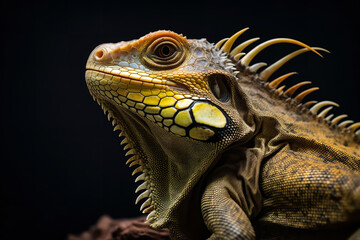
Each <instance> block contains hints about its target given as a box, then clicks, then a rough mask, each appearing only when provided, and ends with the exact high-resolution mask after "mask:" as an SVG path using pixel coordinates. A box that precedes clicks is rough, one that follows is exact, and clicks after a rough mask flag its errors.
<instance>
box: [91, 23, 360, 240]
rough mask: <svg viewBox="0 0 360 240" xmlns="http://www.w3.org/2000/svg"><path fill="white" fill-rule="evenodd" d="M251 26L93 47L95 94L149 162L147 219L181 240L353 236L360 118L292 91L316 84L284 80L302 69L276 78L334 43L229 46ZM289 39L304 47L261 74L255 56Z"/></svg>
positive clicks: (136, 154)
mask: <svg viewBox="0 0 360 240" xmlns="http://www.w3.org/2000/svg"><path fill="white" fill-rule="evenodd" d="M245 30H246V29H244V30H242V31H239V32H238V33H236V34H235V35H234V36H232V37H231V38H230V39H227V40H223V41H220V42H219V43H218V44H216V45H214V44H210V43H208V42H207V41H206V40H205V39H201V40H188V39H186V38H185V37H183V36H182V35H178V34H176V33H173V32H170V31H158V32H154V33H150V34H148V35H146V36H144V37H142V38H140V39H139V40H133V41H129V42H119V43H115V44H103V45H100V46H98V47H97V48H95V50H94V51H93V52H92V53H91V55H90V57H89V60H88V62H87V66H86V68H87V71H86V82H87V85H88V87H89V90H90V93H91V94H92V96H93V97H94V99H96V100H97V101H98V103H99V104H100V105H101V106H102V107H103V108H104V111H108V117H109V119H110V118H113V125H115V130H121V133H120V136H124V137H125V138H124V139H123V141H122V144H125V149H129V151H128V152H127V155H132V156H131V157H130V158H129V160H128V161H127V163H130V166H134V165H140V166H139V167H138V168H136V169H135V170H134V172H133V175H135V174H140V175H139V176H137V178H136V180H135V181H136V182H137V181H144V182H143V183H142V184H141V185H140V186H139V188H138V189H137V190H136V191H137V192H138V191H143V192H142V193H141V194H140V195H139V197H138V199H137V200H136V203H138V202H139V201H141V200H142V199H145V200H146V201H144V203H143V204H142V206H141V210H142V211H143V212H144V213H149V215H148V218H147V221H148V222H149V223H150V224H151V226H152V227H154V228H162V227H168V228H169V229H170V232H171V237H172V238H173V239H206V238H209V239H255V236H257V237H258V238H266V237H273V236H274V234H273V233H271V230H274V229H276V230H279V229H282V230H281V231H282V232H278V233H279V235H280V236H281V235H283V236H286V239H290V237H294V238H296V236H298V237H299V236H300V237H301V236H303V235H301V234H302V233H306V234H308V235H309V236H310V237H314V236H315V237H316V236H318V235H316V234H314V232H311V231H313V230H318V229H324V230H325V232H324V234H325V235H326V233H331V234H332V231H330V230H328V229H336V231H337V232H341V236H344V237H347V236H350V235H351V234H352V232H353V231H355V230H356V229H357V228H359V227H360V224H359V222H360V145H359V141H360V139H359V138H360V132H359V130H357V128H359V127H360V124H359V123H356V124H352V125H350V124H351V123H352V122H350V121H343V122H341V123H340V121H341V119H342V118H343V117H344V116H339V117H336V118H334V117H332V116H331V115H330V116H327V113H328V112H329V110H330V109H331V108H326V109H325V110H323V111H320V110H322V108H323V107H325V106H328V105H329V106H332V105H335V106H336V105H337V104H336V103H333V102H329V101H324V102H322V103H317V104H315V103H314V102H308V103H305V104H302V103H301V100H302V99H303V98H304V97H305V96H306V95H307V94H308V93H310V92H311V91H314V90H316V89H315V88H312V89H309V90H307V91H304V92H302V93H300V94H298V95H297V96H296V97H294V98H292V97H291V95H293V94H294V92H295V90H296V89H297V88H298V87H301V86H302V85H305V84H307V82H303V83H300V84H298V85H295V86H294V87H292V88H288V89H287V90H286V91H285V90H284V88H283V87H278V86H279V85H280V83H281V81H283V80H285V78H286V77H288V76H290V75H292V74H287V75H284V76H282V77H280V78H278V79H276V80H273V81H271V82H270V83H267V82H266V80H267V79H268V78H269V77H270V76H271V74H272V73H273V72H274V71H276V69H277V68H279V67H280V66H281V65H282V64H284V63H285V62H286V61H288V60H289V59H291V58H293V57H294V56H296V55H298V54H300V53H303V52H306V51H313V52H315V53H317V54H319V53H318V52H317V50H318V51H321V50H324V49H321V48H310V47H309V46H307V45H305V44H303V43H300V42H298V41H295V40H292V39H274V40H270V41H267V42H265V43H263V44H260V45H258V46H257V47H255V48H254V49H253V50H251V51H249V52H248V53H247V54H246V55H245V56H243V55H244V54H242V53H241V51H242V50H243V49H244V48H245V47H247V45H249V44H250V43H252V42H254V41H256V40H257V39H251V40H249V41H246V42H244V43H243V44H240V45H239V46H238V47H236V48H234V49H233V50H232V51H230V50H231V47H232V45H233V43H234V41H235V40H236V38H237V37H239V35H241V34H242V33H243V32H244V31H245ZM282 42H287V43H294V44H297V45H300V46H302V47H304V48H303V49H300V50H298V51H296V52H294V53H292V54H290V55H288V56H286V57H285V58H283V59H282V60H280V61H279V62H277V63H276V64H275V65H272V66H270V67H268V68H266V69H265V70H263V71H262V72H261V73H256V72H257V71H258V69H259V68H260V67H263V66H264V64H261V63H260V64H254V65H251V66H250V62H251V60H252V58H253V57H254V56H255V55H256V54H257V53H258V52H260V51H261V50H262V49H264V48H265V47H268V46H270V45H272V44H275V43H282ZM222 44H223V45H222ZM221 45H222V47H221ZM220 47H221V48H220ZM319 55H320V54H319ZM312 104H315V105H313V106H312V107H311V108H310V106H311V105H312ZM349 125H350V126H349ZM265 229H266V230H265ZM285 230H286V232H284V231H285ZM338 230H339V231H338ZM255 232H256V233H255ZM320 232H321V231H320ZM292 233H296V234H294V235H291V234H292ZM328 235H329V234H328Z"/></svg>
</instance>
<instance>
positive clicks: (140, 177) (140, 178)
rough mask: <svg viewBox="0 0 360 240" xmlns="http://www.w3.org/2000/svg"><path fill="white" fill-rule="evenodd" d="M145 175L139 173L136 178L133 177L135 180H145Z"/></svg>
mask: <svg viewBox="0 0 360 240" xmlns="http://www.w3.org/2000/svg"><path fill="white" fill-rule="evenodd" d="M145 178H146V175H145V173H142V174H140V175H139V176H137V178H136V179H135V182H138V181H145Z"/></svg>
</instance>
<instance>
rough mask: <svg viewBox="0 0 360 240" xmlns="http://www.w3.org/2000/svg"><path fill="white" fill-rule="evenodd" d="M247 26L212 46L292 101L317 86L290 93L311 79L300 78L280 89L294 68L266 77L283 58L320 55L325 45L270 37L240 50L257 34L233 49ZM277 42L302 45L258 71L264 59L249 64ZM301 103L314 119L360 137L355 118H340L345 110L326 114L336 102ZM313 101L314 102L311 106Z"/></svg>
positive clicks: (283, 62) (283, 60)
mask: <svg viewBox="0 0 360 240" xmlns="http://www.w3.org/2000/svg"><path fill="white" fill-rule="evenodd" d="M248 29H249V28H244V29H242V30H240V31H239V32H237V33H235V34H234V35H233V36H231V37H230V38H224V39H222V40H220V41H219V42H218V43H216V44H215V47H216V48H217V49H221V50H222V51H223V52H225V53H227V54H228V55H229V56H230V58H232V59H234V60H235V61H236V62H237V64H239V65H241V66H243V67H244V68H245V69H247V71H249V72H250V73H252V74H254V76H256V78H258V79H260V80H261V81H263V83H265V85H266V86H268V87H270V88H271V89H274V90H276V92H277V93H278V94H279V95H281V96H286V97H288V98H292V99H293V100H294V101H296V102H298V103H301V101H302V100H303V99H304V98H305V97H306V96H307V95H309V94H310V93H312V92H314V91H316V90H318V89H319V88H318V87H313V88H309V89H307V90H305V91H303V92H301V93H299V94H298V95H297V96H296V97H292V96H293V94H294V93H295V91H296V90H297V89H299V88H300V87H302V86H304V85H307V84H310V83H311V82H309V81H303V82H300V83H298V84H295V85H294V86H292V87H290V88H288V89H287V90H286V91H283V89H284V88H285V85H283V86H281V87H279V85H280V84H281V83H282V82H283V81H284V80H285V79H287V78H288V77H290V76H292V75H294V74H297V73H296V72H291V73H288V74H284V75H283V76H280V77H278V78H277V79H275V80H272V81H271V82H270V83H267V80H268V79H269V78H270V76H271V75H272V74H273V73H274V72H275V71H276V70H278V69H279V68H280V67H282V66H283V65H284V64H285V63H286V62H288V61H290V60H291V59H293V58H294V57H296V56H298V55H300V54H302V53H305V52H308V51H312V52H314V53H316V54H317V55H319V56H321V57H322V55H321V54H320V53H319V52H318V51H324V52H327V53H329V51H328V50H326V49H324V48H319V47H310V46H308V45H306V44H304V43H302V42H299V41H297V40H294V39H291V38H275V39H271V40H268V41H265V42H263V43H261V44H259V45H257V46H256V47H255V48H253V49H252V50H251V51H249V52H248V53H244V52H242V51H243V50H244V49H245V48H246V47H248V46H249V45H250V44H252V43H254V42H256V41H257V40H259V39H260V38H252V39H249V40H247V41H245V42H243V43H241V44H239V45H238V46H236V47H235V48H234V49H232V46H233V44H234V42H235V40H236V39H237V38H238V37H239V36H240V35H241V34H242V33H244V32H245V31H246V30H248ZM277 43H292V44H296V45H299V46H302V47H304V48H302V49H299V50H297V51H294V52H292V53H290V54H288V55H286V56H285V57H283V58H281V59H280V60H278V61H276V62H275V63H273V64H272V65H270V66H268V67H267V68H265V69H264V70H262V71H261V72H260V73H257V71H258V70H259V69H260V68H263V67H266V66H267V63H264V62H260V63H255V64H253V65H251V66H250V63H251V61H252V60H253V58H254V57H255V56H256V55H257V54H259V53H260V52H261V51H262V50H264V49H265V48H267V47H269V46H271V45H274V44H277ZM231 49H232V50H231ZM234 73H235V74H238V73H239V72H238V71H236V72H234ZM314 104H315V105H314ZM301 105H304V106H305V107H306V108H308V109H309V112H310V113H311V114H313V115H314V116H315V117H316V118H317V119H325V121H326V122H327V123H328V124H329V125H330V126H337V128H339V129H346V130H347V131H348V132H351V133H354V136H355V137H360V129H359V130H357V129H358V128H360V122H357V123H354V121H352V120H345V121H343V122H341V121H342V120H344V119H345V118H346V117H347V115H345V114H343V115H340V116H337V117H335V118H333V117H334V115H333V114H331V115H328V116H326V115H327V114H328V113H329V112H330V110H331V109H332V108H333V106H336V107H338V106H339V105H338V104H337V103H335V102H332V101H322V102H319V103H317V101H309V102H307V103H305V104H301ZM312 105H314V106H313V107H311V106H312ZM325 106H329V107H327V108H326V109H324V110H323V111H321V112H319V111H320V109H321V108H323V107H325ZM310 107H311V108H310ZM349 124H351V125H350V126H349ZM356 130H357V131H356Z"/></svg>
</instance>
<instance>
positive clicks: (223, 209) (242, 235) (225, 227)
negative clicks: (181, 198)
mask: <svg viewBox="0 0 360 240" xmlns="http://www.w3.org/2000/svg"><path fill="white" fill-rule="evenodd" d="M223 183H224V181H215V182H213V183H211V184H210V185H209V186H207V188H206V190H205V192H204V194H203V197H202V199H201V211H202V214H203V218H204V221H205V225H206V227H207V228H208V229H209V230H210V232H211V233H212V235H211V236H210V238H209V240H214V239H225V240H226V239H229V240H230V239H231V240H233V239H234V240H235V239H239V240H240V239H254V238H255V231H254V229H253V227H252V225H251V223H250V220H249V218H248V216H247V215H246V214H245V212H244V211H243V210H242V209H241V207H240V206H239V205H238V204H237V203H236V202H235V201H234V199H233V198H232V197H231V193H230V192H229V189H227V187H226V185H225V184H223Z"/></svg>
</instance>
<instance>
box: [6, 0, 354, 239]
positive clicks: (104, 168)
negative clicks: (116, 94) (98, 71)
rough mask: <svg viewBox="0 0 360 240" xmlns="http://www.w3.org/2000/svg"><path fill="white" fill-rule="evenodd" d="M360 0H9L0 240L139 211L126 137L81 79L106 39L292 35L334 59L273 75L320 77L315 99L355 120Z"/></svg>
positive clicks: (53, 233) (303, 62) (280, 49)
mask: <svg viewBox="0 0 360 240" xmlns="http://www.w3.org/2000/svg"><path fill="white" fill-rule="evenodd" d="M6 2H7V1H6ZM336 2H338V3H336ZM355 3H356V2H355V1H353V2H351V1H321V2H320V1H316V2H306V1H288V2H277V1H250V0H249V1H236V2H233V3H231V2H225V1H214V2H212V3H210V2H209V1H198V2H195V1H192V2H184V1H168V2H159V3H158V2H157V3H155V2H154V1H146V2H143V3H141V2H140V1H125V2H124V1H113V2H111V1H101V2H100V1H99V2H93V1H76V2H75V1H74V2H72V1H58V2H54V1H53V2H52V1H49V2H48V3H41V2H32V3H30V1H29V2H26V3H21V2H18V1H11V2H10V3H9V2H7V3H4V1H3V3H1V10H0V11H1V15H0V16H1V22H0V24H1V72H0V73H1V114H2V116H1V138H2V143H1V167H0V191H1V192H0V194H1V195H0V201H1V202H2V204H1V208H0V221H1V223H0V224H1V226H0V234H1V235H0V239H65V238H66V235H67V234H68V233H76V234H78V233H80V232H81V231H83V230H85V229H87V228H88V227H89V226H90V225H92V224H94V223H95V222H96V220H97V219H98V218H99V217H100V216H101V215H103V214H109V215H111V216H112V217H114V218H123V217H131V216H137V215H139V214H140V213H139V211H138V206H134V201H135V198H136V196H135V194H134V190H135V185H134V184H133V180H134V178H132V177H131V176H130V172H131V171H130V170H129V169H127V167H126V166H125V161H124V159H125V157H124V156H123V152H122V150H121V148H120V145H119V138H118V137H117V136H116V134H114V133H113V132H112V127H111V124H110V122H108V121H107V120H106V118H105V116H104V115H103V113H102V110H101V108H100V107H99V106H98V105H97V104H96V103H95V102H93V100H92V98H91V97H90V95H89V93H88V90H87V88H86V84H85V81H84V67H85V63H86V60H87V57H88V54H89V53H90V52H91V50H92V49H93V48H94V47H96V46H97V45H98V44H100V43H104V42H116V41H120V40H131V39H135V38H138V37H140V36H142V35H144V34H146V33H148V32H150V31H155V30H159V29H170V30H173V31H175V32H178V33H183V34H184V35H186V36H187V37H188V38H204V37H205V38H207V39H208V40H209V41H210V42H217V41H218V40H220V39H222V38H224V37H228V36H230V35H232V34H233V33H235V32H236V31H238V30H240V29H242V28H244V27H250V30H249V31H248V32H246V33H245V34H243V36H242V37H241V40H242V41H244V40H247V39H249V38H252V37H258V36H259V37H261V38H262V40H263V41H264V40H268V39H271V38H274V37H291V38H294V39H297V40H300V41H303V42H305V43H307V44H309V45H311V46H321V47H324V48H326V49H328V50H330V51H331V52H332V53H331V54H324V55H325V58H324V59H321V58H319V57H318V56H316V55H315V54H311V53H307V54H304V55H302V56H300V57H298V58H297V59H294V60H293V61H291V62H290V63H289V64H287V65H286V66H285V67H283V69H282V70H280V71H279V72H277V73H276V74H275V75H274V76H273V79H274V78H275V77H277V76H280V74H284V73H287V72H290V71H298V72H299V73H300V74H299V75H298V76H295V77H292V78H291V79H289V80H287V84H289V85H292V84H294V83H296V82H299V81H305V80H310V81H312V82H313V85H314V86H319V87H320V88H321V89H320V91H318V92H316V94H315V93H313V94H312V95H311V97H307V99H315V100H333V101H336V102H338V103H339V104H340V105H341V108H340V109H339V110H335V111H334V112H335V113H337V114H342V113H347V114H349V117H350V118H351V119H354V120H357V121H359V120H360V111H359V103H360V101H359V100H360V97H359V89H360V88H359V86H360V76H359V61H358V58H359V55H360V47H359V43H360V37H359V34H358V33H359V26H360V25H359V15H358V12H359V10H360V8H359V6H358V5H355ZM238 42H240V40H239V41H238ZM259 42H260V41H259ZM295 49H298V47H295V46H289V45H287V44H281V45H277V46H273V47H271V48H269V49H267V50H266V51H264V52H263V53H261V54H260V55H259V57H257V58H256V59H255V60H254V63H255V62H256V61H257V60H258V61H263V60H265V61H268V62H270V63H271V62H273V61H275V60H277V59H278V58H280V57H282V56H283V55H284V54H287V53H288V52H289V51H292V50H295ZM289 85H288V86H289Z"/></svg>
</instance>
